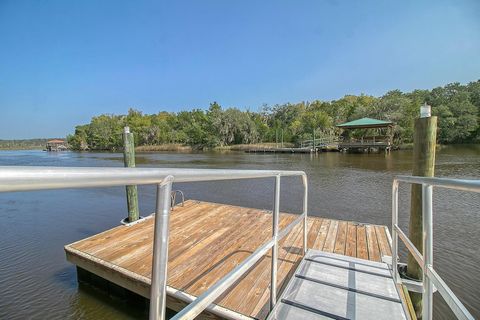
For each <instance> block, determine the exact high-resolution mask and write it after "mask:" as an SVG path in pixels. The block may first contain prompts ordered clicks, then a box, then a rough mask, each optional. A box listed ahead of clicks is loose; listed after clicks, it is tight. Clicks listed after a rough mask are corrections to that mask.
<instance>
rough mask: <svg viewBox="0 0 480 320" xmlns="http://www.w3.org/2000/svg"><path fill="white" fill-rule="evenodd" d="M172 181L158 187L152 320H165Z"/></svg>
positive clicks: (169, 177) (151, 306)
mask: <svg viewBox="0 0 480 320" xmlns="http://www.w3.org/2000/svg"><path fill="white" fill-rule="evenodd" d="M172 181H173V177H172V176H168V177H166V178H165V179H164V181H163V182H162V183H161V184H159V185H158V186H157V204H156V210H155V212H156V213H155V229H154V231H153V262H152V281H151V286H150V316H149V318H150V320H163V319H165V308H166V295H167V294H166V290H167V263H168V233H169V218H170V194H171V191H172Z"/></svg>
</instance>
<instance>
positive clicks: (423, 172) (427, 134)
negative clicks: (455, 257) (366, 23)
mask: <svg viewBox="0 0 480 320" xmlns="http://www.w3.org/2000/svg"><path fill="white" fill-rule="evenodd" d="M422 108H423V107H422ZM436 137H437V117H431V116H430V115H429V114H428V115H425V116H424V117H421V118H419V119H417V120H416V121H415V131H414V139H413V145H414V147H413V173H412V174H413V175H414V176H423V177H433V175H434V169H435V148H436ZM422 208H423V207H422V186H421V185H418V184H414V185H412V189H411V207H410V223H409V231H410V232H409V238H410V240H411V241H412V243H413V244H414V245H415V247H416V248H417V249H418V251H420V252H421V253H423V252H424V251H423V250H424V247H423V241H424V233H423V232H424V230H423V219H424V218H425V217H424V214H425V213H423V212H422ZM407 275H408V276H409V277H411V278H414V279H419V280H421V279H422V268H421V267H420V266H419V265H418V263H417V262H416V261H415V258H414V257H413V256H412V255H411V254H409V255H408V261H407ZM424 289H425V288H424ZM410 298H411V300H412V304H413V307H414V308H415V312H416V314H417V317H418V318H421V316H422V309H423V308H422V295H421V294H419V293H415V292H410ZM424 320H427V319H424Z"/></svg>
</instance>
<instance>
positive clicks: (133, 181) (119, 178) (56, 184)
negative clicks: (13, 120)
mask: <svg viewBox="0 0 480 320" xmlns="http://www.w3.org/2000/svg"><path fill="white" fill-rule="evenodd" d="M167 176H173V177H174V179H175V180H174V181H175V182H196V181H216V180H237V179H255V178H268V177H275V176H303V177H306V175H305V172H303V171H284V170H230V169H189V168H111V167H41V166H38V167H22V166H0V192H11V191H29V190H46V189H65V188H92V187H113V186H124V185H141V184H158V183H161V182H162V181H163V180H164V179H165V178H166V177H167Z"/></svg>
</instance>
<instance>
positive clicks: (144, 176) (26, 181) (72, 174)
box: [0, 166, 308, 319]
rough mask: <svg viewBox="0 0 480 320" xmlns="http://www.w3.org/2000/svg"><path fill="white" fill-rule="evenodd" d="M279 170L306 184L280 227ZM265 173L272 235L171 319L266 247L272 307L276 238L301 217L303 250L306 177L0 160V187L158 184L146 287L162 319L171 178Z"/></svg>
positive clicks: (192, 311)
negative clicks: (298, 209) (295, 209)
mask: <svg viewBox="0 0 480 320" xmlns="http://www.w3.org/2000/svg"><path fill="white" fill-rule="evenodd" d="M282 176H301V178H302V182H303V187H304V193H303V212H302V214H301V215H300V216H299V217H298V218H297V219H295V220H294V221H293V222H292V223H290V224H289V225H288V226H287V227H285V228H284V229H283V230H281V231H279V230H278V222H279V209H280V178H281V177H282ZM268 177H274V178H275V192H274V203H273V210H272V238H271V239H270V240H269V241H267V243H265V244H263V245H262V246H261V247H260V248H258V249H257V250H256V251H255V252H254V253H253V254H251V255H250V256H249V257H248V258H247V259H246V260H245V261H243V262H242V263H240V264H239V265H238V266H237V267H236V268H234V269H233V270H232V271H231V272H230V273H228V274H227V275H226V276H225V277H223V278H222V279H220V280H219V281H218V282H217V283H215V284H214V285H213V286H212V287H211V288H209V289H208V290H207V291H206V292H204V293H203V294H202V295H200V296H199V297H198V298H197V299H195V300H193V302H192V303H191V304H189V305H188V306H187V307H186V308H185V309H184V310H182V311H181V312H179V313H178V314H177V315H176V316H175V319H193V318H194V317H195V316H196V315H198V314H200V313H201V312H202V311H203V310H205V309H206V308H209V306H210V305H211V303H213V302H214V301H215V300H216V299H217V298H218V297H219V296H220V295H221V294H222V293H223V292H225V291H226V290H228V288H230V287H231V286H232V285H233V284H234V283H235V281H237V280H238V279H239V278H240V277H241V276H242V275H244V274H245V273H246V272H247V271H248V270H249V269H250V268H251V267H252V266H253V265H255V263H256V262H258V261H259V260H260V259H261V257H262V256H263V255H264V254H265V253H267V252H268V250H269V249H272V263H271V285H270V288H271V289H270V292H271V294H270V306H271V308H273V306H274V305H275V303H276V301H277V297H276V294H277V288H276V286H277V261H278V241H279V240H281V239H282V238H283V237H285V236H286V235H287V234H288V232H289V231H291V230H292V229H293V228H294V227H295V226H296V225H298V224H299V223H300V222H303V253H304V254H305V252H306V251H307V203H308V181H307V176H306V174H305V173H304V172H303V171H283V170H226V169H184V168H182V169H174V168H167V169H157V168H84V167H82V168H78V167H75V168H74V167H70V168H65V167H19V166H9V167H2V166H0V192H14V191H33V190H46V189H65V188H91V187H112V186H124V185H142V184H156V185H157V203H156V211H155V212H156V214H155V222H154V223H155V228H154V240H153V261H152V279H151V288H150V319H165V308H166V288H167V262H168V238H169V217H170V210H171V190H172V183H173V182H196V181H216V180H237V179H256V178H268ZM211 311H213V309H212V310H211ZM224 316H225V315H224Z"/></svg>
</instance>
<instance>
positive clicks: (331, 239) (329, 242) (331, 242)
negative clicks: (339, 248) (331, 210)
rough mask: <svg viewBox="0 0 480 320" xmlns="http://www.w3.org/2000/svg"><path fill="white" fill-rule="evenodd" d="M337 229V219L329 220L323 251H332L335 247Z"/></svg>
mask: <svg viewBox="0 0 480 320" xmlns="http://www.w3.org/2000/svg"><path fill="white" fill-rule="evenodd" d="M337 231H338V221H337V220H332V221H331V222H330V228H328V233H327V239H326V240H325V244H324V245H323V251H325V252H333V250H334V249H335V240H336V239H337Z"/></svg>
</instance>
